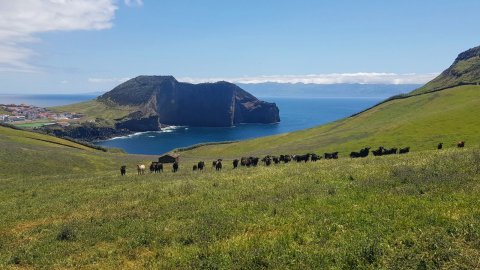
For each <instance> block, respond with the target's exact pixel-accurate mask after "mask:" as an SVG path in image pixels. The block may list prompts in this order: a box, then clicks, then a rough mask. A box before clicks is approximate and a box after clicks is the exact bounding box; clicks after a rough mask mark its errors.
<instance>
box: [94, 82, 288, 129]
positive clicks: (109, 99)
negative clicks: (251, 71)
mask: <svg viewBox="0 0 480 270" xmlns="http://www.w3.org/2000/svg"><path fill="white" fill-rule="evenodd" d="M98 101H101V102H105V103H108V104H109V105H112V104H117V105H121V106H132V107H135V108H139V109H138V110H137V111H135V112H134V113H131V114H130V115H128V116H126V117H124V118H121V119H117V123H116V127H118V128H126V129H129V130H134V131H145V130H158V129H159V128H160V126H161V125H162V124H163V125H185V126H205V127H226V126H233V125H236V124H239V123H276V122H279V121H280V116H279V110H278V107H277V106H276V105H275V103H268V102H264V101H261V100H258V99H257V98H256V97H254V96H253V95H251V94H250V93H248V92H246V91H245V90H243V89H241V88H240V87H238V86H236V85H235V84H232V83H228V82H217V83H202V84H190V83H183V82H178V81H177V80H176V79H175V78H173V77H172V76H139V77H136V78H134V79H131V80H129V81H127V82H125V83H122V84H120V85H119V86H117V87H115V88H114V89H113V90H111V91H110V92H108V93H106V94H104V95H102V96H100V97H99V98H98Z"/></svg>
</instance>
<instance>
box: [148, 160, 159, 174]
mask: <svg viewBox="0 0 480 270" xmlns="http://www.w3.org/2000/svg"><path fill="white" fill-rule="evenodd" d="M156 167H157V162H155V161H154V162H152V163H150V167H149V169H150V173H154V172H155V168H156Z"/></svg>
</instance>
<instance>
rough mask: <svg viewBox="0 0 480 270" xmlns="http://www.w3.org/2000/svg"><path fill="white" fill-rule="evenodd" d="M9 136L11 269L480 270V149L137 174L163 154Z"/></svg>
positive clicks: (6, 224) (5, 252)
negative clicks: (123, 168)
mask: <svg viewBox="0 0 480 270" xmlns="http://www.w3.org/2000/svg"><path fill="white" fill-rule="evenodd" d="M32 136H33V137H36V136H38V138H37V139H42V140H36V139H30V137H32ZM49 140H52V143H49V142H46V141H49ZM0 143H1V145H2V148H1V149H0V164H1V165H0V166H1V167H0V213H1V216H2V222H1V223H0V235H1V238H0V239H1V240H0V241H1V242H0V268H3V269H5V268H48V269H51V268H76V269H79V268H80V269H81V268H92V267H94V268H102V269H113V268H117V269H118V268H120V269H138V268H154V269H158V268H167V269H171V268H177V269H212V268H219V269H259V268H281V269H285V268H294V269H328V268H334V269H374V268H375V269H376V268H383V269H405V268H414V269H433V268H444V269H451V268H457V269H473V268H475V267H477V266H478V265H477V264H478V257H479V256H480V219H479V216H480V207H479V201H478V194H479V191H480V181H479V180H480V150H478V149H472V148H470V149H460V150H458V149H447V150H442V151H423V152H416V153H410V154H408V155H402V156H400V155H397V156H388V157H368V158H365V159H357V160H350V159H339V160H322V161H320V162H316V163H307V164H303V163H302V164H296V163H291V164H281V165H275V166H272V167H264V166H259V167H257V168H239V169H237V170H232V169H231V165H230V164H228V163H225V166H224V167H225V168H224V170H223V171H222V172H215V171H214V170H213V169H211V168H207V169H206V171H205V172H202V173H200V172H195V173H194V172H192V171H191V165H193V163H192V162H190V161H185V162H182V163H181V169H180V172H179V173H177V174H173V173H172V172H170V167H167V168H166V171H165V172H164V173H162V174H149V173H147V174H146V175H144V176H137V175H136V173H135V172H134V170H133V168H134V165H135V164H136V162H139V160H142V159H143V160H146V159H152V158H153V157H138V156H131V155H110V154H108V153H103V152H99V151H95V150H92V149H87V148H85V149H83V148H82V146H80V145H75V144H72V145H70V146H72V147H73V148H72V147H68V146H64V145H62V144H69V143H71V142H66V141H63V140H60V139H56V138H51V137H48V136H44V135H36V134H35V135H32V134H31V133H29V132H24V131H17V130H9V129H7V128H3V127H0ZM57 143H61V144H57ZM80 148H82V149H80ZM123 163H125V164H127V167H128V171H127V176H126V177H120V176H119V172H118V166H119V165H120V164H123Z"/></svg>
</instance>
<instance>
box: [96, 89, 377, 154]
mask: <svg viewBox="0 0 480 270" xmlns="http://www.w3.org/2000/svg"><path fill="white" fill-rule="evenodd" d="M262 100H265V101H269V102H275V103H276V104H277V106H278V107H279V109H280V119H281V121H280V123H276V124H240V125H238V126H235V127H223V128H221V127H220V128H219V127H171V128H167V129H164V130H162V131H156V132H143V133H136V134H134V135H130V136H126V137H119V138H113V139H110V140H106V141H102V142H98V143H97V144H98V145H101V146H105V147H115V148H121V149H124V150H125V151H126V152H127V153H131V154H150V155H159V154H162V153H166V152H168V151H171V150H173V149H175V148H180V147H187V146H191V145H195V144H199V143H207V142H224V141H238V140H245V139H251V138H257V137H261V136H269V135H275V134H280V133H286V132H292V131H296V130H301V129H306V128H311V127H314V126H318V125H321V124H326V123H328V122H332V121H335V120H338V119H341V118H344V117H348V116H350V115H352V114H355V113H357V112H359V111H361V110H363V109H366V108H368V107H370V106H372V105H375V104H377V103H378V102H380V101H381V100H382V99H381V98H309V99H303V98H268V97H267V98H262Z"/></svg>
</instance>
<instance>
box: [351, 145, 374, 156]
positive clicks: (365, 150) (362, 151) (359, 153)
mask: <svg viewBox="0 0 480 270" xmlns="http://www.w3.org/2000/svg"><path fill="white" fill-rule="evenodd" d="M369 153H370V147H365V148H363V149H362V150H360V152H351V153H350V157H351V158H361V157H367V156H368V154H369Z"/></svg>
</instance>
